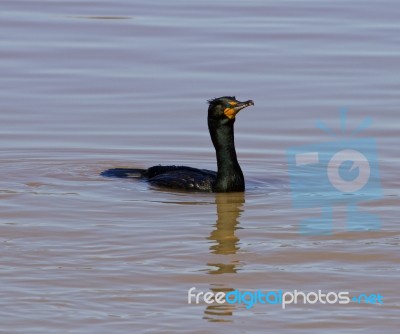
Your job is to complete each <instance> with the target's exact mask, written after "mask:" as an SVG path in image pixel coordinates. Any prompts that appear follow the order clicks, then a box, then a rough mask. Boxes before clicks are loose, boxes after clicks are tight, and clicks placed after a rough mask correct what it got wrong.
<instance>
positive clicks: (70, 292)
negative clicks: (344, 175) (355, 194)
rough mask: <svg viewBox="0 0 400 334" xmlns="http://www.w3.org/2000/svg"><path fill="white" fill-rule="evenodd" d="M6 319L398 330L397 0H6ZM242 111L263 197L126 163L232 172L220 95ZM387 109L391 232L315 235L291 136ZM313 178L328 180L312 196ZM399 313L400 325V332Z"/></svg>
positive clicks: (134, 328)
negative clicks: (268, 295)
mask: <svg viewBox="0 0 400 334" xmlns="http://www.w3.org/2000/svg"><path fill="white" fill-rule="evenodd" d="M0 9H1V10H0V101H1V102H0V106H1V109H0V131H1V132H0V134H1V137H0V138H1V141H0V155H1V177H0V198H1V202H0V208H1V212H0V215H1V216H0V219H1V220H0V241H1V245H2V246H1V260H0V265H1V266H0V269H1V271H0V291H1V294H0V295H1V298H0V331H1V332H2V333H219V332H225V331H229V332H232V333H246V332H251V333H264V332H279V333H290V332H296V333H297V332H298V333H300V332H304V333H336V332H337V331H339V332H346V333H349V332H362V333H377V332H378V330H379V331H381V330H382V331H384V332H386V333H396V332H397V331H398V327H399V325H400V320H399V311H400V302H399V297H400V294H399V287H400V285H399V278H400V274H399V264H400V260H399V244H400V228H399V224H398V215H399V214H400V210H399V195H400V193H399V185H400V181H399V172H398V170H399V166H400V159H399V153H400V152H399V144H398V143H399V138H400V131H399V121H400V119H399V110H398V109H399V106H400V97H399V90H400V75H399V69H400V38H399V36H400V24H399V20H398V18H399V15H400V5H399V4H398V3H397V1H394V0H391V1H390V0H384V1H372V0H367V1H363V2H360V1H355V0H350V1H349V0H348V1H343V0H337V1H334V2H333V1H331V2H327V1H310V0H309V1H306V0H304V1H303V0H298V1H289V0H284V1H268V2H267V1H261V0H250V1H246V2H244V1H229V2H228V1H222V0H221V1H202V2H195V1H186V2H183V1H178V0H172V1H169V2H161V1H155V2H154V1H153V2H147V1H142V0H138V1H129V0H116V1H112V2H109V1H105V0H99V1H89V0H88V1H44V0H42V1H22V0H20V1H15V0H13V1H11V0H3V1H1V4H0ZM221 95H236V97H237V98H238V99H242V100H247V99H253V100H254V101H255V103H256V106H255V107H254V108H249V109H247V110H245V111H243V112H242V113H241V114H240V115H239V116H238V120H237V122H236V128H235V130H236V147H237V151H238V156H239V160H240V163H241V166H242V169H243V171H244V174H245V177H246V181H247V183H246V185H247V191H246V193H245V194H244V195H240V194H230V195H224V194H220V195H215V194H186V193H179V192H170V191H161V190H157V189H151V188H149V187H148V186H147V185H146V184H145V183H141V182H132V181H126V180H118V179H108V178H103V177H101V176H99V173H100V172H101V171H103V170H105V169H107V168H112V167H117V166H119V167H124V166H125V167H147V166H152V165H155V164H158V163H165V164H185V165H189V166H198V167H202V168H209V169H215V156H214V151H213V148H212V146H211V141H210V139H209V135H208V131H207V126H206V108H207V106H206V103H205V101H206V100H207V99H209V98H212V97H216V96H221ZM341 107H347V108H348V110H349V111H348V115H349V121H348V127H349V128H351V129H354V128H356V127H357V125H358V124H359V123H360V122H361V121H362V120H363V119H364V117H367V116H371V117H373V119H374V124H373V126H372V128H370V129H368V130H366V132H365V133H366V134H368V136H370V137H374V138H376V140H377V143H378V155H379V166H380V173H381V186H382V189H383V198H382V199H380V200H376V201H373V202H370V203H367V204H363V205H362V206H363V208H364V209H365V210H368V211H370V212H371V213H374V214H376V215H378V216H379V218H380V220H381V224H382V225H381V228H380V229H379V230H377V231H369V230H363V231H356V232H355V231H349V230H348V229H347V228H346V225H345V223H344V219H345V217H346V205H338V206H337V207H335V208H334V222H335V224H334V230H333V233H331V234H329V235H327V236H318V235H317V236H309V235H304V234H302V233H299V221H300V218H301V217H307V216H308V215H310V214H311V213H312V214H313V215H314V216H315V215H316V214H318V210H319V209H318V208H315V209H313V208H311V209H310V210H299V209H293V208H292V207H291V192H290V186H289V182H288V180H289V178H288V165H287V164H288V163H287V158H286V149H287V148H288V147H291V146H296V145H303V144H309V143H311V144H313V143H322V142H326V141H327V140H331V139H332V138H329V136H328V135H327V134H326V133H324V132H323V131H321V130H320V129H317V128H316V127H315V121H316V120H317V119H320V120H322V121H324V122H325V123H326V124H328V125H329V126H330V127H331V128H333V129H334V130H338V129H339V127H340V126H339V113H338V110H339V109H340V108H341ZM311 193H312V189H310V194H311ZM191 287H196V289H197V290H199V291H200V290H202V291H215V292H217V291H230V290H233V289H241V290H243V291H244V290H246V291H255V290H258V289H261V290H264V291H269V290H279V289H283V290H287V291H293V290H295V289H297V290H299V291H317V290H319V289H321V290H324V291H336V292H338V291H349V292H350V293H351V294H359V293H367V294H371V293H380V294H381V295H383V296H384V303H383V305H366V304H360V305H359V304H356V303H352V304H348V305H338V304H335V305H321V304H315V305H310V304H307V305H291V306H290V307H287V309H285V310H282V308H281V307H280V306H277V305H256V306H255V307H253V308H251V309H246V308H245V306H244V305H243V304H242V305H227V304H225V305H206V304H204V303H202V304H200V305H193V304H191V305H188V303H187V291H188V289H189V288H191ZM396 328H397V330H396Z"/></svg>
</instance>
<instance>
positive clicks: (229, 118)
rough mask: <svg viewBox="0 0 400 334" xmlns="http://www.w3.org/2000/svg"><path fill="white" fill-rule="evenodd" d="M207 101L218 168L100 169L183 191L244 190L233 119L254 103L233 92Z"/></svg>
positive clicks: (157, 167)
mask: <svg viewBox="0 0 400 334" xmlns="http://www.w3.org/2000/svg"><path fill="white" fill-rule="evenodd" d="M208 103H209V107H208V118H207V120H208V129H209V132H210V136H211V140H212V143H213V145H214V148H215V152H216V156H217V167H218V171H217V172H214V171H211V170H208V169H197V168H192V167H186V166H161V165H159V166H153V167H150V168H148V169H131V168H113V169H109V170H106V171H104V172H102V175H103V176H110V177H122V178H141V179H145V180H147V182H149V183H150V184H151V185H153V186H158V187H163V188H172V189H180V190H186V191H206V192H234V191H237V192H243V191H244V190H245V182H244V176H243V172H242V170H241V168H240V165H239V163H238V160H237V156H236V150H235V138H234V123H235V117H236V115H237V113H238V112H239V111H240V110H242V109H244V108H246V107H248V106H251V105H254V102H253V101H252V100H248V101H245V102H240V101H238V100H236V98H235V97H234V96H223V97H219V98H216V99H212V100H209V101H208Z"/></svg>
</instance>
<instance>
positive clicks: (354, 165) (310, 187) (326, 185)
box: [286, 109, 382, 235]
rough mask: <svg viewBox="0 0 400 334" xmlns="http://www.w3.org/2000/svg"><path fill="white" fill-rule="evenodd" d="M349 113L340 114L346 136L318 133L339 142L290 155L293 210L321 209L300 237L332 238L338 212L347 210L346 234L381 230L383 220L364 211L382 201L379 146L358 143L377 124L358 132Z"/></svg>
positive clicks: (368, 121) (322, 126)
mask: <svg viewBox="0 0 400 334" xmlns="http://www.w3.org/2000/svg"><path fill="white" fill-rule="evenodd" d="M346 120H347V110H346V109H342V110H340V123H341V132H340V133H339V134H336V133H335V132H334V131H333V130H331V129H330V128H329V127H328V126H327V125H326V124H325V123H324V122H322V121H317V123H316V125H317V127H318V128H320V129H321V130H323V131H324V132H326V133H327V134H329V135H330V136H331V137H333V138H334V140H333V141H328V142H324V143H318V144H310V145H304V146H296V147H291V148H289V149H288V150H287V151H286V153H287V158H288V169H289V178H290V188H291V193H292V205H293V207H294V208H298V209H303V211H304V209H315V208H319V209H320V212H321V214H320V216H319V217H317V218H308V219H304V220H302V221H301V222H300V232H301V233H304V234H310V235H327V234H331V233H332V232H333V207H334V206H335V205H338V204H342V205H343V204H344V205H345V206H346V211H347V220H346V230H349V231H360V230H364V231H365V230H378V229H379V228H380V220H379V218H378V217H377V216H376V215H374V214H371V213H368V212H365V210H364V211H363V210H361V209H360V208H359V204H360V203H365V202H369V201H373V200H377V199H380V198H382V189H381V184H380V177H379V165H378V157H377V148H376V140H375V139H374V138H369V137H362V138H355V137H356V135H359V134H360V133H361V132H362V131H364V130H365V129H367V128H368V127H370V126H371V124H372V119H371V118H365V119H364V120H363V121H362V122H361V123H360V125H359V126H358V127H357V128H356V129H355V130H354V131H348V130H347V128H346Z"/></svg>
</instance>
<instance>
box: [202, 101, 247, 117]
mask: <svg viewBox="0 0 400 334" xmlns="http://www.w3.org/2000/svg"><path fill="white" fill-rule="evenodd" d="M208 103H209V107H208V118H209V119H214V120H232V121H234V120H235V117H236V115H237V114H238V112H239V111H240V110H242V109H244V108H246V107H248V106H254V102H253V101H252V100H248V101H245V102H240V101H238V100H236V98H235V97H234V96H222V97H218V98H215V99H211V100H208Z"/></svg>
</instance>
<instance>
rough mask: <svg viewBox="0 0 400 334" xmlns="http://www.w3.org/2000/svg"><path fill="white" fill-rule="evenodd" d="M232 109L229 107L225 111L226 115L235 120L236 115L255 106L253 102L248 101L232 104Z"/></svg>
mask: <svg viewBox="0 0 400 334" xmlns="http://www.w3.org/2000/svg"><path fill="white" fill-rule="evenodd" d="M230 105H231V107H227V108H225V110H224V114H225V115H226V116H227V117H228V118H229V119H233V118H235V116H236V114H237V113H238V112H239V111H240V110H242V109H244V108H247V107H249V106H254V102H253V100H248V101H245V102H230Z"/></svg>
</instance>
